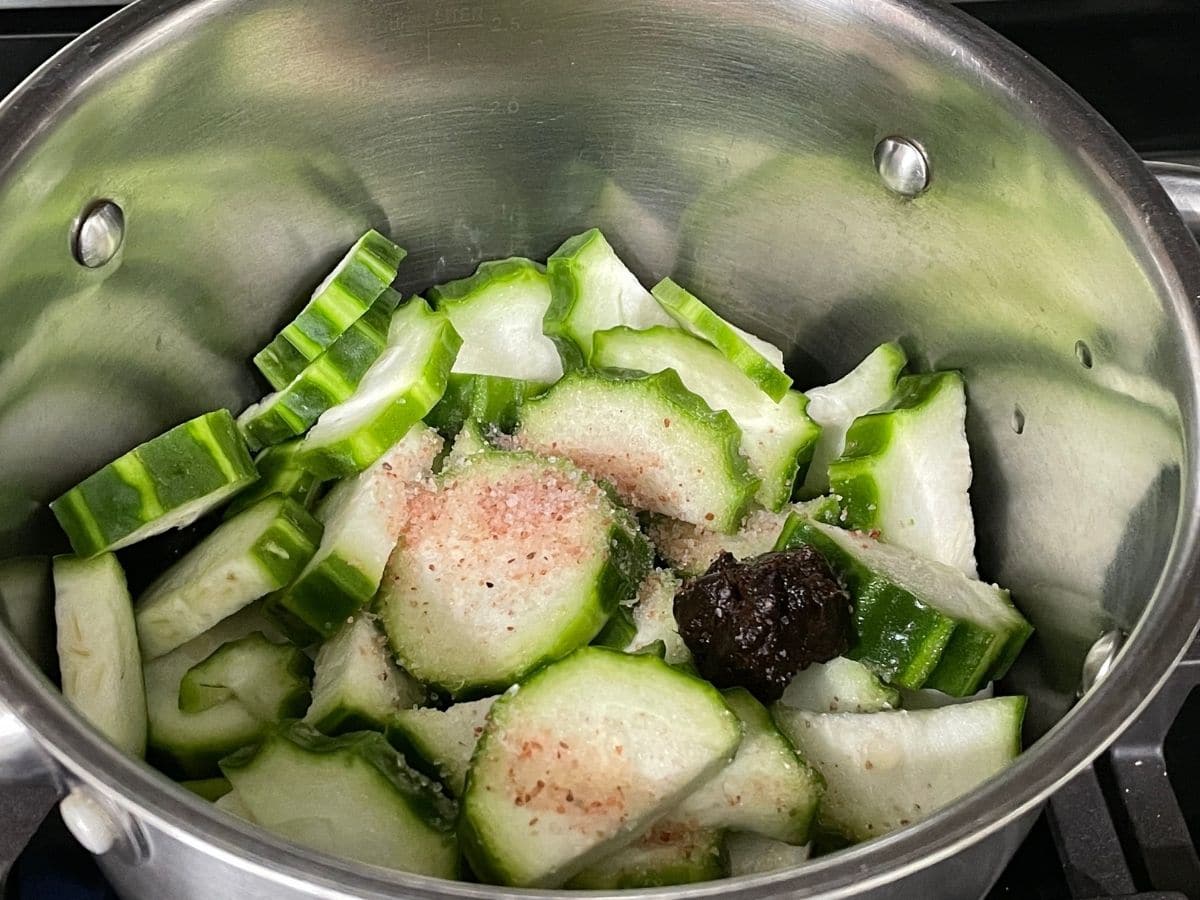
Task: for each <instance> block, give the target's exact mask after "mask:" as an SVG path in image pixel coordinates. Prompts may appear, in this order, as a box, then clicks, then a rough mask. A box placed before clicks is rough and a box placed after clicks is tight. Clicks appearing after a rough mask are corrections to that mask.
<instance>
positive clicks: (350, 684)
mask: <svg viewBox="0 0 1200 900" xmlns="http://www.w3.org/2000/svg"><path fill="white" fill-rule="evenodd" d="M424 699H425V692H424V690H422V689H421V686H420V685H419V684H417V683H416V682H415V681H413V680H412V679H411V678H409V677H408V675H406V674H405V673H404V672H403V671H401V670H400V668H399V667H397V665H396V663H395V661H394V660H393V659H392V654H391V652H390V651H389V650H388V645H387V635H385V634H384V633H383V631H382V629H380V627H379V620H378V619H376V618H375V616H373V615H371V614H370V613H368V612H365V611H363V612H360V613H359V614H358V615H356V616H355V617H354V618H353V619H351V620H350V621H349V622H345V623H344V624H343V625H342V627H341V628H340V629H339V630H338V632H337V633H336V634H334V636H333V637H331V638H330V639H329V640H328V641H326V642H325V643H324V644H322V645H321V649H320V650H319V651H318V652H317V661H316V677H315V678H314V679H313V691H312V705H311V706H310V707H309V708H308V713H307V714H306V715H305V717H304V720H305V721H306V722H308V723H309V724H310V725H312V726H313V727H314V728H316V729H317V730H318V731H321V732H324V733H325V734H341V733H343V732H346V731H362V730H375V731H382V730H383V729H384V728H386V727H387V726H388V725H389V723H390V722H391V721H392V719H393V717H395V716H396V715H397V714H398V713H400V712H401V711H403V710H406V709H408V708H410V707H413V706H416V705H417V704H418V703H420V702H422V701H423V700H424Z"/></svg>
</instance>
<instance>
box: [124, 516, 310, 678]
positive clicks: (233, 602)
mask: <svg viewBox="0 0 1200 900" xmlns="http://www.w3.org/2000/svg"><path fill="white" fill-rule="evenodd" d="M320 537H321V525H320V523H319V522H317V521H316V520H315V519H314V518H313V517H312V516H310V515H309V514H308V513H307V512H306V511H305V510H304V508H303V507H302V506H300V504H298V503H297V502H296V501H295V500H289V499H287V498H286V497H281V496H279V495H278V494H276V495H273V496H271V497H268V498H267V499H266V500H262V501H260V502H259V503H258V504H256V505H255V506H252V507H250V509H248V510H246V511H245V512H244V513H241V514H239V515H236V516H234V517H233V518H232V519H230V520H229V521H228V522H225V523H223V524H222V525H220V526H219V527H218V528H217V530H216V531H214V532H213V533H212V534H210V535H209V536H208V537H207V538H205V539H204V540H203V541H201V542H200V543H199V544H198V545H197V546H196V547H195V548H194V549H193V550H192V551H191V552H190V553H188V554H187V555H186V556H184V557H183V559H181V560H179V562H177V563H175V565H173V566H171V568H169V569H167V571H166V572H164V573H163V574H162V575H161V576H159V578H158V579H157V580H156V581H155V582H154V583H153V584H151V585H150V587H148V588H147V589H146V592H145V593H144V594H142V596H141V599H139V600H138V605H137V609H136V610H135V613H134V615H135V619H136V621H137V629H138V639H139V641H140V642H141V647H142V655H143V656H144V657H146V658H147V659H153V658H154V657H156V656H162V655H163V654H164V653H168V652H170V651H171V650H174V649H175V648H176V647H178V646H180V645H181V644H184V643H186V642H187V641H190V640H191V639H192V638H194V637H196V636H198V635H200V634H203V633H204V632H205V631H207V630H208V629H209V628H211V627H212V626H213V625H215V624H216V623H217V622H219V621H221V620H222V619H224V618H226V617H227V616H230V615H232V614H233V613H235V612H237V611H238V610H239V609H242V608H243V607H245V606H248V605H249V604H250V603H252V602H254V601H255V600H257V599H258V598H260V597H263V596H265V595H266V594H268V593H270V592H271V591H274V590H278V589H279V588H281V587H283V586H284V585H285V584H287V583H288V582H289V581H290V580H291V579H292V578H293V577H294V576H295V575H296V573H297V572H299V571H300V569H301V567H302V566H303V565H304V564H305V563H306V562H308V559H309V557H311V556H312V555H313V551H314V550H316V548H317V541H318V540H320Z"/></svg>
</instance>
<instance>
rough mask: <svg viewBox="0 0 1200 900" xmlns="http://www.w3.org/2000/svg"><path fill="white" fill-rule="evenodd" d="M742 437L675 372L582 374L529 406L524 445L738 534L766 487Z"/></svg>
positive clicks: (520, 437) (648, 505)
mask: <svg viewBox="0 0 1200 900" xmlns="http://www.w3.org/2000/svg"><path fill="white" fill-rule="evenodd" d="M741 440H742V435H741V432H740V431H739V430H738V427H737V424H736V423H735V422H734V421H733V419H732V418H730V416H729V414H728V413H726V412H714V411H713V410H712V408H711V407H709V406H708V405H707V404H706V403H705V402H704V401H703V400H702V399H701V398H699V397H697V396H696V395H695V394H693V393H692V392H690V391H689V390H687V388H685V387H684V386H683V383H682V382H681V381H680V380H679V376H678V375H676V374H675V373H674V372H673V371H670V370H667V371H664V372H659V373H657V374H654V375H640V374H632V373H624V374H621V373H613V372H608V373H600V372H572V373H571V374H569V375H567V376H566V377H565V378H563V379H562V381H560V382H558V384H556V385H555V386H554V387H552V388H551V389H550V390H549V391H547V392H546V393H545V394H544V395H542V396H541V397H539V398H537V399H536V400H531V401H529V402H528V403H526V404H525V406H524V407H522V409H521V424H520V426H519V428H518V429H517V431H516V442H517V444H518V445H519V446H521V447H524V448H525V449H527V450H533V451H535V452H537V453H541V454H543V455H548V456H565V457H567V458H568V459H571V460H573V461H574V462H575V464H576V465H578V466H580V467H581V468H583V469H585V470H587V471H588V472H590V473H591V474H592V475H593V476H595V477H596V478H602V479H604V480H606V481H609V482H611V483H612V484H613V486H614V487H615V488H616V489H617V492H618V493H619V494H620V495H621V498H622V499H623V500H624V501H625V502H626V503H628V504H629V505H631V506H633V507H635V508H638V509H645V510H649V511H651V512H656V513H661V514H663V515H667V516H671V517H673V518H676V519H682V520H684V521H685V522H690V523H692V524H693V525H703V526H704V527H706V528H712V529H714V530H717V531H725V532H733V531H736V530H737V528H738V526H739V524H740V523H741V521H742V517H743V515H744V514H745V512H746V510H747V508H748V507H749V505H750V503H751V502H752V500H753V499H754V495H755V493H756V491H757V490H758V486H759V481H758V479H756V478H754V477H753V476H752V475H751V474H750V472H749V471H748V469H747V466H746V460H745V459H743V458H742V455H741V453H740V452H739V448H740V446H741Z"/></svg>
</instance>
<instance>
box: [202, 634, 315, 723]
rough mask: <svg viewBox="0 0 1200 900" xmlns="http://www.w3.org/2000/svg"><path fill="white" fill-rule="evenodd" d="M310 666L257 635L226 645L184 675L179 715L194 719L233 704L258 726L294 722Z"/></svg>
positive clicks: (294, 650)
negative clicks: (244, 709)
mask: <svg viewBox="0 0 1200 900" xmlns="http://www.w3.org/2000/svg"><path fill="white" fill-rule="evenodd" d="M311 677H312V662H311V661H310V660H309V658H308V657H307V656H305V655H304V652H303V651H302V650H300V649H299V648H298V647H293V646H292V645H290V644H276V643H274V642H273V641H271V640H269V639H268V638H267V636H266V635H265V634H263V633H262V632H261V631H256V632H255V633H254V634H249V635H246V636H245V637H243V638H238V639H237V640H233V641H229V642H227V643H224V644H222V645H221V646H220V647H218V648H217V649H216V650H215V651H214V652H213V653H212V654H211V655H210V656H208V657H207V658H205V659H203V660H201V661H200V662H198V663H196V665H194V666H192V667H191V668H190V669H188V671H187V673H186V674H185V675H184V676H183V681H181V682H180V683H179V710H180V712H185V713H199V712H204V711H205V710H206V709H212V708H213V707H214V706H217V705H218V704H221V703H225V702H227V701H229V700H236V701H237V702H238V703H240V704H241V705H242V706H244V707H245V708H246V709H247V710H248V711H249V712H250V714H251V715H252V716H254V717H256V718H257V719H259V720H260V721H263V722H270V721H275V720H278V719H287V718H294V717H296V716H299V715H301V714H302V713H303V712H304V710H305V708H306V707H307V706H308V697H309V681H310V679H311Z"/></svg>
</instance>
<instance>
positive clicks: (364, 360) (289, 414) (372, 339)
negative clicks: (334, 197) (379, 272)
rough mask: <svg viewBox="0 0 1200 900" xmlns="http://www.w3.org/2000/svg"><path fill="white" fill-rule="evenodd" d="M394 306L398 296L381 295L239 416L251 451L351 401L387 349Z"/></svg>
mask: <svg viewBox="0 0 1200 900" xmlns="http://www.w3.org/2000/svg"><path fill="white" fill-rule="evenodd" d="M399 302H400V295H399V294H397V293H396V292H395V291H393V290H392V289H391V288H388V289H387V290H385V291H384V292H383V293H382V294H381V295H380V297H379V299H378V300H376V301H375V302H374V303H373V304H372V305H371V308H370V309H368V310H367V312H366V313H365V314H364V315H363V317H362V318H361V319H359V320H358V321H357V322H355V323H354V324H353V325H351V326H350V327H349V328H348V329H346V332H345V333H344V334H343V335H341V337H339V338H338V339H337V340H336V341H334V342H333V345H332V346H331V347H330V348H329V349H328V350H326V351H325V352H324V353H322V354H321V355H320V356H318V357H317V358H316V359H314V360H313V361H312V362H310V363H309V364H308V365H306V366H305V367H304V368H303V369H302V370H300V372H299V373H298V374H297V375H296V377H295V378H293V379H292V380H291V381H289V382H288V383H287V384H286V385H284V386H283V387H281V388H280V389H279V390H277V391H276V392H275V393H273V394H269V395H268V396H266V397H264V398H263V399H262V400H260V401H259V402H258V403H255V404H254V405H253V406H250V407H248V408H247V409H246V410H245V411H244V412H243V413H242V414H241V415H240V416H238V425H239V426H240V427H241V429H242V433H243V434H244V435H245V436H246V440H247V441H248V442H249V444H250V446H251V447H253V448H258V447H264V446H269V445H271V444H278V443H280V442H282V441H287V440H290V439H292V438H294V437H297V436H299V435H302V434H304V432H306V431H308V429H309V428H311V427H312V426H313V423H315V422H316V421H317V420H318V419H319V418H320V417H321V416H322V415H323V414H324V413H325V411H326V410H328V409H330V408H332V407H334V406H336V405H337V404H339V403H342V402H344V401H346V400H348V399H349V398H350V397H351V396H353V394H354V391H355V389H357V387H358V385H359V384H360V383H361V382H362V380H363V378H364V377H365V376H366V374H367V371H368V370H369V369H370V368H371V366H372V364H373V363H374V362H375V360H377V359H378V358H379V355H380V354H381V353H382V352H383V350H384V347H386V346H387V335H388V326H389V324H390V322H391V320H392V313H393V311H394V310H395V309H396V306H397V304H399Z"/></svg>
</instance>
